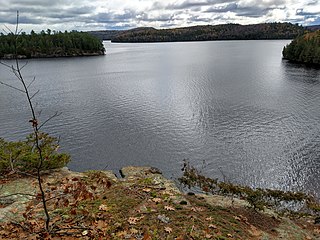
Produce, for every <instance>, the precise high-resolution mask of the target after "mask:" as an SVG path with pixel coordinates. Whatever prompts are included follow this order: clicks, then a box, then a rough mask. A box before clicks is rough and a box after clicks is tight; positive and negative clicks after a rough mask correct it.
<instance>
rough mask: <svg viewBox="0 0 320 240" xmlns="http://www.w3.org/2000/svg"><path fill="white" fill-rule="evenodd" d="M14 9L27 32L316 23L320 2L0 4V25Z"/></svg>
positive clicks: (17, 0) (38, 0) (2, 0)
mask: <svg viewBox="0 0 320 240" xmlns="http://www.w3.org/2000/svg"><path fill="white" fill-rule="evenodd" d="M16 10H19V11H20V16H21V17H20V22H21V26H22V27H23V29H24V30H25V31H27V32H28V31H30V30H31V29H34V30H36V31H39V30H42V29H47V28H51V29H54V30H62V31H63V30H73V29H76V30H96V29H122V28H132V27H139V26H151V27H182V26H189V25H199V24H221V23H231V22H233V23H240V24H250V23H259V22H273V21H281V22H283V21H290V22H293V23H300V24H320V0H161V1H160V0H158V1H153V0H54V1H52V0H51V1H49V0H23V1H21V0H0V25H6V26H9V27H13V25H14V22H15V12H16ZM0 29H1V28H0Z"/></svg>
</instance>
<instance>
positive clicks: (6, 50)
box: [0, 29, 105, 59]
mask: <svg viewBox="0 0 320 240" xmlns="http://www.w3.org/2000/svg"><path fill="white" fill-rule="evenodd" d="M16 39H17V41H16ZM104 53H105V49H104V47H103V44H102V42H101V41H100V40H99V39H98V38H96V37H94V36H92V35H91V34H89V33H85V32H77V31H72V32H67V31H65V32H56V31H51V30H50V29H48V30H47V31H41V32H40V33H39V34H37V33H35V32H34V31H31V33H30V34H26V33H25V32H23V33H21V34H20V35H19V36H18V38H16V36H15V35H14V34H11V33H10V34H7V35H4V34H1V35H0V59H12V58H15V55H17V57H18V58H52V57H74V56H96V55H104Z"/></svg>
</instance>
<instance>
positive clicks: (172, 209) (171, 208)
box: [164, 206, 175, 211]
mask: <svg viewBox="0 0 320 240" xmlns="http://www.w3.org/2000/svg"><path fill="white" fill-rule="evenodd" d="M164 209H165V210H167V211H175V208H174V207H171V206H164Z"/></svg>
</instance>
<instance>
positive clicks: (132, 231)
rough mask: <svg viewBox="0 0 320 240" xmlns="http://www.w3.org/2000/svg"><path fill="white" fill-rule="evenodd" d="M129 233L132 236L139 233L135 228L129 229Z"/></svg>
mask: <svg viewBox="0 0 320 240" xmlns="http://www.w3.org/2000/svg"><path fill="white" fill-rule="evenodd" d="M130 232H131V233H132V234H137V233H139V231H138V230H137V229H135V228H131V229H130Z"/></svg>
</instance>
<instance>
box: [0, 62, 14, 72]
mask: <svg viewBox="0 0 320 240" xmlns="http://www.w3.org/2000/svg"><path fill="white" fill-rule="evenodd" d="M0 64H1V65H3V66H5V67H7V68H10V70H11V69H12V67H13V66H12V65H9V64H6V63H4V62H2V61H0Z"/></svg>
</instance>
